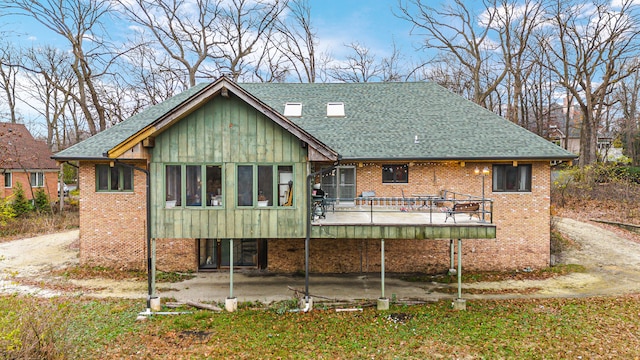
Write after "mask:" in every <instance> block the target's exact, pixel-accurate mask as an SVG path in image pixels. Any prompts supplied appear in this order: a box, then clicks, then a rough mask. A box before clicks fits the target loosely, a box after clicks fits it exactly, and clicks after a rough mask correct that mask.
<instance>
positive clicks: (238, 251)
mask: <svg viewBox="0 0 640 360" xmlns="http://www.w3.org/2000/svg"><path fill="white" fill-rule="evenodd" d="M231 251H232V249H231V243H230V241H229V239H198V270H201V271H211V270H220V269H228V268H229V254H230V252H231ZM233 266H234V267H241V268H242V267H243V268H254V269H257V268H259V269H264V268H266V266H267V241H266V240H264V239H234V240H233Z"/></svg>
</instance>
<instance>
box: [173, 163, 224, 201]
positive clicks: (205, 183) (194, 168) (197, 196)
mask: <svg viewBox="0 0 640 360" xmlns="http://www.w3.org/2000/svg"><path fill="white" fill-rule="evenodd" d="M183 184H184V188H183V187H182V185H183ZM183 194H184V198H183ZM222 195H223V194H222V167H221V166H220V165H165V201H166V203H165V206H166V207H167V208H172V207H176V206H182V205H185V206H191V207H203V206H207V207H209V206H216V207H217V206H222Z"/></svg>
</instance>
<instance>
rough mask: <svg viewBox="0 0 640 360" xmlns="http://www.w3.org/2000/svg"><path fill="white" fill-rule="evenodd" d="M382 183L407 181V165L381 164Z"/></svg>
mask: <svg viewBox="0 0 640 360" xmlns="http://www.w3.org/2000/svg"><path fill="white" fill-rule="evenodd" d="M382 182H383V183H408V182H409V166H407V164H404V165H382Z"/></svg>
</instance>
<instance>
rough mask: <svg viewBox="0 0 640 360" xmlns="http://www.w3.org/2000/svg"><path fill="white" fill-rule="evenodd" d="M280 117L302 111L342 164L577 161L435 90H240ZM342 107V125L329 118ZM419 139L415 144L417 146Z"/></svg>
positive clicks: (384, 86) (423, 86)
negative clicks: (333, 106)
mask: <svg viewBox="0 0 640 360" xmlns="http://www.w3.org/2000/svg"><path fill="white" fill-rule="evenodd" d="M240 86H242V87H243V88H245V89H246V90H247V91H249V92H250V93H251V94H253V95H254V96H256V97H258V98H260V99H261V100H262V101H264V102H265V103H267V104H268V105H270V106H271V107H272V108H274V109H276V110H277V111H280V112H284V106H285V104H286V103H287V102H300V103H302V116H301V117H297V118H292V121H293V122H295V123H296V124H298V125H299V126H300V127H301V128H303V129H305V130H306V131H307V132H309V133H310V134H313V135H314V136H316V137H317V138H318V139H320V140H321V141H322V142H324V143H325V144H327V145H328V146H330V147H331V148H332V149H334V150H335V151H337V152H338V153H339V154H341V155H342V158H343V159H344V160H347V159H352V160H376V159H398V160H421V159H422V160H474V159H477V160H484V159H490V160H500V159H505V160H525V159H529V160H532V159H544V160H547V159H548V160H568V159H573V158H575V157H576V156H575V155H574V154H572V153H570V152H568V151H566V150H564V149H562V148H561V147H559V146H557V145H555V144H553V143H551V142H549V141H547V140H545V139H544V138H542V137H539V136H537V135H535V134H534V133H532V132H530V131H528V130H526V129H524V128H522V127H520V126H518V125H516V124H514V123H512V122H510V121H508V120H506V119H504V118H503V117H500V116H498V115H496V114H494V113H492V112H490V111H489V110H487V109H485V108H482V107H480V106H478V105H476V104H475V103H473V102H471V101H468V100H466V99H464V98H463V97H461V96H459V95H456V94H453V93H452V92H450V91H449V90H447V89H445V88H443V87H441V86H440V85H437V84H435V83H431V82H414V83H329V84H327V83H316V84H282V83H252V84H240ZM329 102H343V103H344V107H345V116H344V117H328V116H327V113H326V106H327V103H329ZM416 136H417V141H416Z"/></svg>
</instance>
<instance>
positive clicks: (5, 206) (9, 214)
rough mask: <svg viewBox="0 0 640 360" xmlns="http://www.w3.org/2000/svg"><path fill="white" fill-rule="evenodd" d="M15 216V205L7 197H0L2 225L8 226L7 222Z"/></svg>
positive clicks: (0, 219) (0, 221)
mask: <svg viewBox="0 0 640 360" xmlns="http://www.w3.org/2000/svg"><path fill="white" fill-rule="evenodd" d="M15 217H16V212H15V211H14V210H13V206H11V204H10V203H9V201H7V199H2V198H0V225H1V226H6V225H7V222H8V221H10V220H11V219H13V218H15Z"/></svg>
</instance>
